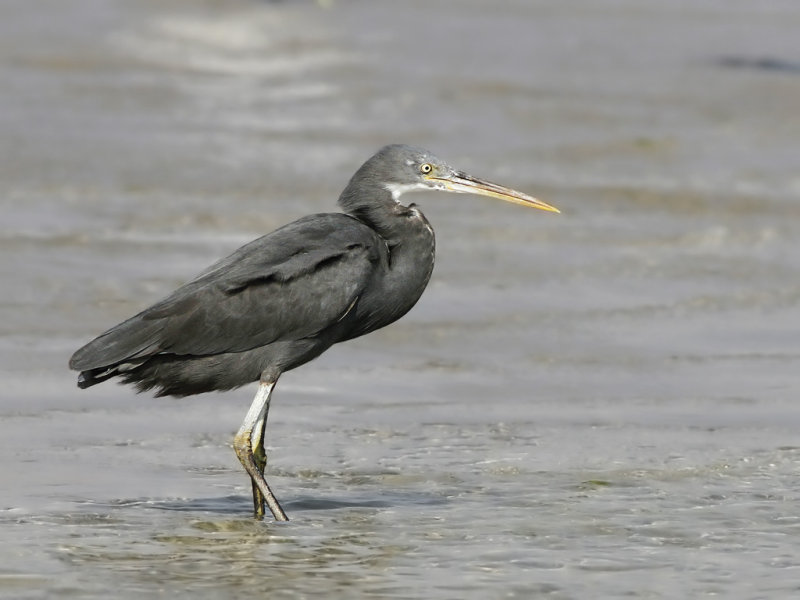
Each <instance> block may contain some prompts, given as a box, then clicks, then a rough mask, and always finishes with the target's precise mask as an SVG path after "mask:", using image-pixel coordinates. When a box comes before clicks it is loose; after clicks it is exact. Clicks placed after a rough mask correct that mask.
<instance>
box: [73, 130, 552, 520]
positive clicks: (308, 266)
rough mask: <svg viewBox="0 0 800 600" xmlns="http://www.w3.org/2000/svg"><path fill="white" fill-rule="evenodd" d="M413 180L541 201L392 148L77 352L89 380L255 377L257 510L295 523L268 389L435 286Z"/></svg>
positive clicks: (238, 381) (186, 388) (245, 454)
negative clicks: (330, 195) (323, 207)
mask: <svg viewBox="0 0 800 600" xmlns="http://www.w3.org/2000/svg"><path fill="white" fill-rule="evenodd" d="M414 190H443V191H448V192H466V193H472V194H480V195H483V196H491V197H493V198H499V199H501V200H507V201H509V202H514V203H516V204H521V205H523V206H530V207H533V208H539V209H543V210H547V211H552V212H558V209H556V208H554V207H552V206H550V205H549V204H545V203H544V202H541V201H540V200H537V199H535V198H532V197H531V196H528V195H527V194H523V193H521V192H518V191H515V190H512V189H510V188H507V187H504V186H501V185H497V184H495V183H490V182H488V181H484V180H482V179H478V178H476V177H472V176H471V175H468V174H466V173H463V172H461V171H457V170H455V169H454V168H452V167H451V166H449V165H448V164H447V163H445V162H444V161H442V160H440V159H438V158H437V157H436V156H434V155H433V154H431V153H430V152H428V151H427V150H423V149H421V148H414V147H411V146H405V145H399V144H395V145H390V146H385V147H384V148H382V149H380V150H379V151H378V152H377V153H376V154H375V155H374V156H373V157H372V158H370V159H369V160H368V161H367V162H365V163H364V164H363V165H362V166H361V168H360V169H359V170H358V171H357V172H356V173H355V175H353V177H352V178H351V179H350V182H349V183H348V184H347V187H345V189H344V191H343V192H342V194H341V196H339V206H340V207H341V209H342V211H343V212H341V213H322V214H316V215H310V216H307V217H303V218H301V219H298V220H297V221H294V222H293V223H289V224H288V225H285V226H283V227H281V228H279V229H277V230H276V231H273V232H272V233H270V234H267V235H265V236H263V237H260V238H258V239H256V240H254V241H252V242H250V243H249V244H246V245H244V246H242V247H241V248H239V249H238V250H236V251H235V252H234V253H233V254H231V255H230V256H228V257H227V258H223V259H222V260H220V261H219V262H217V263H216V264H214V265H212V266H211V267H210V268H208V269H207V270H206V271H204V272H202V273H201V274H200V275H198V276H197V277H195V278H194V279H193V280H191V281H190V282H188V283H187V284H185V285H183V286H182V287H180V288H178V289H177V290H175V291H174V292H173V293H172V294H170V295H169V296H167V297H166V298H164V299H163V300H161V301H160V302H157V303H156V304H154V305H153V306H151V307H150V308H147V309H145V310H144V311H142V312H140V313H139V314H138V315H136V316H134V317H131V318H130V319H128V320H127V321H124V322H123V323H120V324H119V325H117V326H115V327H112V328H111V329H109V330H108V331H106V332H105V333H103V334H102V335H100V336H99V337H97V338H96V339H94V340H92V341H91V342H89V343H88V344H86V345H85V346H83V347H82V348H81V349H79V350H78V351H77V352H75V354H74V355H73V356H72V358H71V359H70V361H69V366H70V368H71V369H74V370H76V371H80V372H81V373H80V375H79V377H78V386H79V387H81V388H87V387H90V386H92V385H95V384H97V383H100V382H102V381H105V380H107V379H110V378H112V377H119V378H120V379H121V380H122V382H123V383H132V384H134V385H135V386H136V388H137V389H138V391H140V392H141V391H145V390H151V389H155V390H156V394H155V395H156V396H189V395H192V394H200V393H202V392H210V391H212V390H229V389H233V388H237V387H239V386H242V385H245V384H247V383H251V382H254V381H258V382H259V385H258V391H257V392H256V396H255V398H254V400H253V403H252V405H251V406H250V409H249V410H248V411H247V416H246V417H245V419H244V422H243V423H242V426H241V427H240V428H239V431H238V432H237V433H236V435H235V437H234V440H233V448H234V450H235V451H236V456H237V457H238V458H239V461H240V462H241V463H242V465H243V466H244V468H245V470H246V471H247V473H248V474H249V475H250V478H251V480H252V487H253V504H254V510H255V515H256V517H257V518H259V519H260V518H263V516H264V511H265V505H266V506H267V507H269V509H270V511H271V512H272V514H273V516H274V517H275V519H276V520H278V521H286V520H288V519H287V517H286V513H285V512H284V511H283V509H282V508H281V506H280V504H278V501H277V500H276V498H275V496H274V495H273V494H272V491H271V490H270V488H269V485H268V484H267V481H266V480H265V478H264V468H265V466H266V462H267V455H266V452H265V450H264V437H265V428H266V422H267V413H268V411H269V403H270V397H271V395H272V390H273V389H274V387H275V384H276V382H277V381H278V378H279V377H280V376H281V373H283V372H284V371H288V370H290V369H294V368H295V367H299V366H300V365H302V364H304V363H306V362H308V361H310V360H312V359H313V358H316V357H317V356H319V355H320V354H322V352H324V351H325V350H327V349H328V348H330V347H331V346H332V345H333V344H335V343H337V342H343V341H345V340H349V339H353V338H355V337H358V336H361V335H364V334H365V333H369V332H371V331H375V330H376V329H379V328H381V327H384V326H385V325H388V324H389V323H392V322H393V321H396V320H397V319H399V318H400V317H402V316H403V315H404V314H406V313H407V312H408V311H409V310H410V309H411V307H412V306H414V304H416V302H417V300H419V297H420V296H421V295H422V292H423V290H424V289H425V286H426V285H427V284H428V280H429V279H430V276H431V272H432V271H433V262H434V234H433V229H432V228H431V226H430V224H429V223H428V220H427V219H426V218H425V216H424V215H423V214H422V213H421V212H420V210H419V209H418V208H417V207H416V206H415V205H414V204H408V205H405V204H401V202H400V197H401V196H402V195H403V194H404V193H406V192H410V191H414Z"/></svg>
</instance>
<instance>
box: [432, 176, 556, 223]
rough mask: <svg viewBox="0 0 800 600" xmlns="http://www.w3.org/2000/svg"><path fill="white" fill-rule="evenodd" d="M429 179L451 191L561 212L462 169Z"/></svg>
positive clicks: (531, 197) (526, 195)
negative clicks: (463, 171)
mask: <svg viewBox="0 0 800 600" xmlns="http://www.w3.org/2000/svg"><path fill="white" fill-rule="evenodd" d="M429 180H430V181H432V182H435V183H438V184H439V185H441V186H442V187H443V188H444V189H446V190H447V191H450V192H461V193H465V194H479V195H481V196H490V197H491V198H499V199H500V200H505V201H507V202H513V203H514V204H521V205H522V206H530V207H532V208H539V209H541V210H547V211H550V212H556V213H557V212H561V211H560V210H558V209H557V208H556V207H555V206H550V205H549V204H547V203H545V202H542V201H541V200H537V199H536V198H534V197H533V196H528V194H523V193H522V192H518V191H517V190H512V189H511V188H507V187H505V186H502V185H498V184H496V183H491V182H489V181H484V180H483V179H478V178H477V177H473V176H472V175H467V174H466V173H462V172H461V171H454V172H453V173H451V174H448V175H442V176H436V175H432V176H431V177H429Z"/></svg>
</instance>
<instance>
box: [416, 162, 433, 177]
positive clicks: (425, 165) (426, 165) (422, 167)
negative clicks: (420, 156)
mask: <svg viewBox="0 0 800 600" xmlns="http://www.w3.org/2000/svg"><path fill="white" fill-rule="evenodd" d="M431 171H433V167H432V166H431V165H430V164H429V163H422V164H421V165H420V166H419V172H420V173H422V174H423V175H427V174H428V173H430V172H431Z"/></svg>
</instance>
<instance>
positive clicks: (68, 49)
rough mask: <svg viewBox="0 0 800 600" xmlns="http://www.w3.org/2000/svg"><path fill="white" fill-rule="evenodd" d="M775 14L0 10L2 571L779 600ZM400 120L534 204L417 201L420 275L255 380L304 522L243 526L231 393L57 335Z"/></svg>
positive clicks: (325, 191) (193, 7)
mask: <svg viewBox="0 0 800 600" xmlns="http://www.w3.org/2000/svg"><path fill="white" fill-rule="evenodd" d="M798 30H800V5H798V4H797V3H796V2H794V1H792V0H783V1H781V0H769V1H767V2H751V1H749V0H709V1H707V2H702V3H697V2H688V1H677V2H663V1H661V2H659V1H657V0H645V1H633V0H567V1H563V2H557V3H556V2H543V1H531V0H502V1H500V2H480V1H478V0H459V1H458V2H456V1H445V0H441V1H434V2H422V1H414V0H412V1H408V2H402V3H400V2H395V3H389V2H368V1H366V0H326V1H324V2H323V1H320V2H312V1H311V0H308V1H301V0H297V1H290V0H286V1H283V2H266V1H255V0H198V1H193V2H188V1H186V0H159V1H158V2H154V1H148V0H139V1H127V2H126V1H122V0H77V1H73V2H62V1H59V0H39V1H38V2H35V3H31V2H25V1H23V0H6V1H5V2H3V3H0V81H2V91H1V92H0V139H2V142H1V143H0V191H1V193H0V207H2V217H0V281H2V290H3V291H2V293H1V294H0V370H2V373H1V374H2V378H3V385H2V386H0V448H2V453H3V460H2V463H1V464H2V466H0V480H1V481H3V482H4V484H3V485H2V488H3V492H2V494H0V498H2V504H0V525H2V528H3V539H4V544H3V548H2V549H0V564H2V565H4V566H3V567H0V596H2V597H9V598H12V597H13V598H39V597H52V596H54V595H58V596H59V597H102V598H106V597H109V595H113V596H114V597H119V598H127V597H141V594H143V593H144V594H146V595H148V596H154V595H159V594H163V595H166V594H167V593H168V594H169V595H170V596H175V595H177V596H181V595H192V596H193V597H195V598H204V597H208V598H212V597H225V596H227V597H242V596H244V595H251V594H253V593H264V592H266V591H269V593H270V594H271V595H272V596H274V597H277V598H295V597H297V598H302V597H308V596H310V595H314V594H316V593H318V592H320V591H323V592H325V593H326V594H328V595H329V596H331V597H387V598H415V597H421V596H424V597H429V598H452V597H459V598H495V597H508V598H511V597H520V598H530V597H532V595H545V594H546V595H548V596H549V597H553V598H581V597H584V598H585V597H615V596H621V595H627V596H630V597H643V598H644V597H646V598H670V597H700V596H704V595H721V596H724V597H726V598H755V597H770V598H781V597H787V598H788V597H792V595H793V594H796V592H797V590H798V589H800V559H798V553H797V549H798V544H800V512H799V511H798V506H800V504H798V500H799V499H800V482H799V481H798V469H800V440H799V439H798V428H799V427H800V407H799V406H798V398H797V396H798V391H800V350H799V349H798V328H799V326H800V314H799V313H798V306H799V305H800V278H799V277H798V272H800V248H798V243H797V242H798V238H799V234H798V231H800V230H799V229H798V222H799V218H800V205H799V204H798V202H799V201H800V171H798V162H799V161H800V149H798V140H800V108H798V107H800V45H799V44H798V41H797V40H798V35H797V32H798ZM393 142H403V143H410V144H414V145H419V146H423V147H426V148H428V149H430V150H432V151H433V152H435V153H436V154H437V155H439V156H441V157H442V158H444V159H445V160H447V161H448V162H450V163H451V164H453V165H454V166H456V167H458V168H462V169H464V170H467V171H469V172H471V173H474V174H475V175H478V176H481V177H485V178H488V179H490V180H493V181H497V182H498V183H502V184H505V185H509V186H511V187H514V188H517V189H520V190H524V191H526V192H528V193H531V194H533V195H536V196H538V197H540V198H542V199H543V200H545V201H546V202H548V203H550V204H554V205H556V206H558V207H559V208H560V209H561V210H562V214H561V215H551V214H545V213H541V212H539V211H525V210H524V209H521V208H520V207H515V206H512V205H506V204H503V203H498V202H492V201H487V200H485V199H480V198H476V197H471V196H453V195H444V196H443V195H425V194H419V195H418V196H416V197H414V198H412V199H411V200H413V201H414V202H417V203H418V204H419V205H420V206H421V207H422V209H423V210H424V211H425V213H426V215H427V216H428V218H429V219H430V221H431V222H432V224H433V226H434V228H435V229H436V232H437V242H438V253H437V262H436V269H435V271H434V275H433V279H432V281H431V284H430V286H429V288H428V290H427V292H426V294H425V295H424V296H423V298H422V300H421V301H420V303H419V304H418V305H417V307H416V308H415V309H414V310H413V311H412V312H411V313H410V314H409V315H407V317H405V318H404V319H403V320H402V321H400V322H399V323H397V324H395V325H393V326H391V327H389V328H387V329H385V330H382V331H380V332H377V333H375V334H372V335H371V336H368V337H365V338H363V339H360V340H357V341H354V342H351V343H348V344H347V345H342V346H340V347H335V348H333V349H332V350H331V351H329V352H328V353H327V354H325V355H324V356H323V357H321V358H320V359H318V360H317V361H315V362H313V363H311V364H309V365H306V366H305V367H303V368H301V369H299V370H297V371H294V372H291V373H288V374H286V375H285V376H284V377H283V379H282V380H281V383H280V385H279V386H278V388H277V390H276V393H275V396H274V401H273V403H272V410H271V415H270V421H271V422H270V427H269V430H268V434H269V435H268V443H269V445H270V447H271V449H272V452H271V454H270V466H269V467H268V469H269V471H270V473H271V474H272V477H271V479H270V481H271V482H272V485H273V487H274V489H275V490H276V493H277V495H278V497H279V498H280V499H281V500H282V502H283V505H284V508H285V509H286V510H287V512H288V513H289V516H290V518H292V519H293V521H292V522H291V523H290V524H288V525H281V526H276V525H275V524H272V523H269V522H266V523H257V522H254V521H252V520H251V518H250V517H249V514H250V510H251V507H250V498H249V494H250V487H249V482H248V481H247V478H246V476H245V474H244V473H243V472H242V471H241V469H240V466H239V464H238V462H237V460H236V458H235V455H234V453H233V451H232V450H231V448H230V441H231V438H232V435H233V433H234V432H235V430H236V429H237V427H238V425H239V424H240V422H241V420H242V418H243V416H244V413H245V412H246V409H247V407H248V406H249V402H250V400H251V397H252V394H253V392H254V390H253V389H251V388H243V389H241V390H238V391H235V392H231V393H227V394H224V395H220V394H209V395H205V396H200V397H196V398H188V399H182V400H174V399H158V400H156V399H153V398H151V397H150V396H148V395H141V396H137V395H136V394H134V392H133V391H132V390H130V389H127V388H123V387H119V386H115V385H111V384H106V385H102V386H97V387H94V388H92V389H90V390H86V391H80V390H78V389H77V388H76V386H75V377H76V374H74V373H70V372H69V371H68V370H67V367H66V364H67V360H68V358H69V356H70V355H71V353H72V352H73V351H74V350H75V349H77V348H78V347H79V346H80V345H82V344H83V343H85V342H86V341H88V340H89V339H91V338H92V337H94V336H95V335H97V334H98V333H100V332H101V331H103V330H105V329H106V328H108V327H109V326H111V325H114V324H115V323H117V322H118V321H120V320H122V319H124V318H126V317H128V316H131V315H132V314H134V313H136V312H138V311H139V310H141V309H143V308H145V307H146V306H148V305H149V304H151V303H152V302H154V301H156V300H158V299H159V298H161V297H163V296H164V295H166V294H167V293H169V292H170V291H171V290H172V289H174V287H176V286H177V285H180V284H181V283H183V282H184V281H186V280H188V279H190V278H191V277H192V276H193V275H195V274H196V273H198V272H199V271H201V270H202V269H204V268H205V267H206V266H207V265H208V264H210V263H211V262H213V261H214V260H216V259H217V258H219V257H221V256H224V255H226V254H227V253H229V252H231V251H232V250H234V249H235V248H236V247H238V246H239V245H241V244H243V243H245V242H247V241H249V240H251V239H253V238H255V237H257V236H259V235H262V234H264V233H267V232H269V231H271V230H272V229H274V228H276V227H278V226H280V225H282V224H284V223H286V222H288V221H290V220H293V219H295V218H298V217H300V216H302V215H304V214H308V213H312V212H323V211H331V210H335V209H336V199H337V197H338V194H339V192H340V191H341V189H342V188H343V187H344V185H345V184H346V182H347V180H348V179H349V178H350V176H351V175H352V173H353V172H354V171H355V169H356V168H358V166H359V165H360V164H361V163H362V162H363V161H364V160H365V159H366V158H368V157H369V156H370V155H371V154H372V153H373V152H374V151H375V150H376V149H377V148H379V147H380V146H382V145H384V144H386V143H393ZM621 574H623V575H622V576H620V575H621ZM112 590H113V591H112Z"/></svg>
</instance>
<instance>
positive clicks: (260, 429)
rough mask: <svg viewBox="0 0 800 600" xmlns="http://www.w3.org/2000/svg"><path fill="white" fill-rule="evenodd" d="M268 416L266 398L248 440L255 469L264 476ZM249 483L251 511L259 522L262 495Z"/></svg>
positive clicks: (262, 504)
mask: <svg viewBox="0 0 800 600" xmlns="http://www.w3.org/2000/svg"><path fill="white" fill-rule="evenodd" d="M268 414H269V398H267V403H266V405H265V406H264V411H263V413H262V416H261V418H260V419H258V421H256V424H255V426H254V427H253V433H252V435H251V439H250V447H251V448H252V449H253V460H255V462H256V467H257V468H258V471H259V473H261V475H264V469H265V468H266V466H267V452H266V450H265V449H264V438H265V437H266V436H265V433H266V429H267V415H268ZM251 483H252V484H253V510H254V511H255V515H256V518H257V519H259V520H260V519H263V518H264V508H265V507H264V502H265V500H264V494H262V493H261V490H259V489H258V486H257V485H256V482H255V481H252V480H251Z"/></svg>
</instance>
